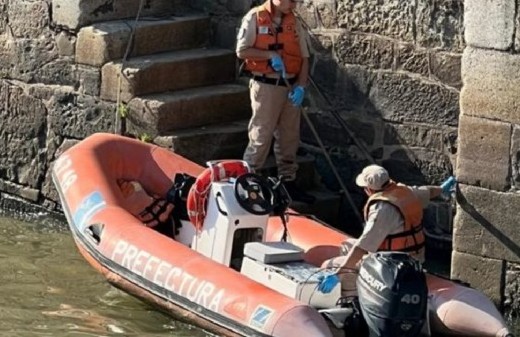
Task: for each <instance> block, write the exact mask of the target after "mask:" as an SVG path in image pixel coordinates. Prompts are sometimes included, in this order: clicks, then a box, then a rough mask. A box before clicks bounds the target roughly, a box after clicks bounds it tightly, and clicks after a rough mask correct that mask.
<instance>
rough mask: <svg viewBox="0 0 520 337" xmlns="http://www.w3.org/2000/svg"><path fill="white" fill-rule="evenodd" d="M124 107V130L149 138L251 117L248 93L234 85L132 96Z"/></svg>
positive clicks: (245, 88)
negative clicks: (125, 107)
mask: <svg viewBox="0 0 520 337" xmlns="http://www.w3.org/2000/svg"><path fill="white" fill-rule="evenodd" d="M128 108H129V109H128V110H129V113H128V117H127V127H128V128H130V129H132V130H134V132H136V133H138V134H139V133H146V134H148V135H150V136H153V137H155V136H157V135H163V134H166V133H168V132H172V131H175V130H181V129H186V128H194V127H199V126H204V125H210V124H215V123H226V122H232V121H237V120H243V119H246V118H248V117H249V116H250V115H251V108H250V102H249V90H248V88H247V87H245V86H243V85H238V84H221V85H216V86H208V87H200V88H193V89H187V90H181V91H173V92H166V93H160V94H154V95H148V96H140V97H135V98H133V99H132V100H131V101H130V102H129V103H128Z"/></svg>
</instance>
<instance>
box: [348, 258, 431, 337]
mask: <svg viewBox="0 0 520 337" xmlns="http://www.w3.org/2000/svg"><path fill="white" fill-rule="evenodd" d="M357 288H358V294H359V305H360V307H361V311H362V313H363V317H364V319H365V321H366V323H367V325H368V329H369V332H370V336H371V337H375V336H378V337H383V336H384V337H394V336H395V337H415V336H419V334H420V333H421V330H422V328H423V325H424V324H425V322H426V315H427V303H428V286H427V284H426V276H425V274H424V272H423V270H422V266H421V264H420V263H419V262H418V261H416V260H415V259H413V258H412V257H410V256H409V255H408V254H406V253H401V252H377V253H374V254H370V255H369V256H368V257H366V258H365V259H364V261H363V263H362V265H361V268H360V270H359V277H358V279H357Z"/></svg>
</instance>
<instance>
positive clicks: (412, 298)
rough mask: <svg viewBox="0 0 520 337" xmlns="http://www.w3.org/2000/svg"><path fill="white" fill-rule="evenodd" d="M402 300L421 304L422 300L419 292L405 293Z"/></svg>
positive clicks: (407, 302)
mask: <svg viewBox="0 0 520 337" xmlns="http://www.w3.org/2000/svg"><path fill="white" fill-rule="evenodd" d="M401 302H403V303H406V304H419V302H421V296H419V295H417V294H404V295H403V297H401Z"/></svg>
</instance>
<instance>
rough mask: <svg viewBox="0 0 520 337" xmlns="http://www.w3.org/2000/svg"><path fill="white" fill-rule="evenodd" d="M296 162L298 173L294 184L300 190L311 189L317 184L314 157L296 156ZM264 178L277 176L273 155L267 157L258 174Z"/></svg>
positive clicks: (317, 178)
mask: <svg viewBox="0 0 520 337" xmlns="http://www.w3.org/2000/svg"><path fill="white" fill-rule="evenodd" d="M296 161H297V163H298V172H297V173H296V183H297V184H298V186H300V187H301V188H302V189H304V190H307V189H312V188H314V187H316V186H317V185H318V184H319V177H318V175H317V172H316V170H315V168H314V157H313V156H311V155H308V154H307V155H303V156H297V157H296ZM259 173H260V174H262V175H264V176H274V177H276V176H277V175H278V173H277V167H276V160H275V157H274V155H270V156H269V157H267V160H266V161H265V164H264V167H263V168H262V170H260V172H259Z"/></svg>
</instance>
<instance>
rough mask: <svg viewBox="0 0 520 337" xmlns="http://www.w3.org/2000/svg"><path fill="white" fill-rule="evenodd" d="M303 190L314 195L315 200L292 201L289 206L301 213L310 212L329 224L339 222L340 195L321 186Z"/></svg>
mask: <svg viewBox="0 0 520 337" xmlns="http://www.w3.org/2000/svg"><path fill="white" fill-rule="evenodd" d="M304 190H305V191H306V192H307V193H309V194H311V195H313V196H315V197H316V201H315V202H314V203H313V204H306V203H303V202H299V201H293V202H292V203H291V204H290V205H289V207H290V208H291V209H293V210H295V211H296V212H298V213H301V214H312V215H314V216H316V217H317V218H318V219H320V220H322V221H324V222H325V223H327V224H329V225H332V226H334V225H337V224H338V222H339V212H340V207H341V196H340V195H339V194H338V193H335V192H331V191H329V190H327V189H326V188H325V187H322V186H320V187H318V188H314V189H310V190H309V189H304Z"/></svg>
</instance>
